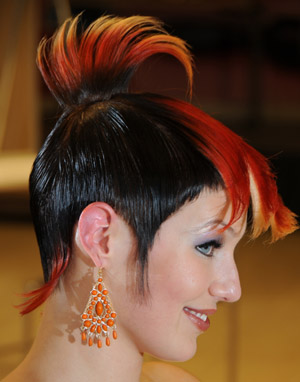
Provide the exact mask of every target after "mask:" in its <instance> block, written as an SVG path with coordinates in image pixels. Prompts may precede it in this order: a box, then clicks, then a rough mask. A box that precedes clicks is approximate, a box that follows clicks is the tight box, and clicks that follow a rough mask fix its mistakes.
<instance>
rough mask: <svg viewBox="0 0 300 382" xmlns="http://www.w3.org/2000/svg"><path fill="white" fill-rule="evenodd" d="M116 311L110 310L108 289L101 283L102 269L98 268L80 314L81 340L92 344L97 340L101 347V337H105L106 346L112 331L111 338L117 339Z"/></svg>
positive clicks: (108, 343)
mask: <svg viewBox="0 0 300 382" xmlns="http://www.w3.org/2000/svg"><path fill="white" fill-rule="evenodd" d="M116 316H117V314H116V312H114V311H113V310H112V307H111V302H110V301H109V298H108V290H107V289H106V288H105V286H104V284H103V277H102V269H99V277H98V281H97V283H96V285H95V286H94V287H93V289H92V290H91V292H90V298H89V300H88V303H87V305H86V307H85V310H84V312H83V314H82V315H81V319H82V325H81V328H80V330H81V338H82V341H83V342H86V341H87V342H88V344H89V346H92V345H93V343H94V342H95V340H97V345H98V348H101V347H102V341H101V338H102V337H104V338H105V343H106V345H107V346H109V345H110V339H109V335H110V332H111V331H112V336H113V339H115V340H116V339H117V332H116V324H115V319H116Z"/></svg>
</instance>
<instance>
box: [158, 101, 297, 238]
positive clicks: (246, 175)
mask: <svg viewBox="0 0 300 382" xmlns="http://www.w3.org/2000/svg"><path fill="white" fill-rule="evenodd" d="M160 102H164V103H165V104H166V105H167V106H168V107H169V108H170V109H171V110H172V112H174V110H178V112H179V113H178V119H179V120H181V122H182V123H183V124H186V125H188V126H189V127H190V128H191V129H192V130H193V131H194V132H195V134H196V136H197V139H196V142H197V145H198V147H199V150H200V151H201V152H202V153H203V154H204V155H205V156H206V157H207V158H208V159H209V160H210V161H211V162H212V163H213V164H214V165H215V167H216V168H217V169H218V171H219V172H220V174H221V176H222V178H223V180H224V183H225V186H226V190H227V193H228V196H229V199H230V202H231V204H232V216H231V219H230V222H229V223H228V225H230V224H232V223H233V221H235V220H236V219H238V218H239V217H240V216H241V215H242V214H243V213H245V212H247V210H248V208H249V205H250V201H251V207H252V211H253V221H252V238H256V237H258V236H259V235H260V234H261V233H263V232H265V231H267V230H268V229H269V228H271V235H272V239H271V241H272V242H274V241H276V240H278V239H280V238H283V237H284V236H286V235H287V234H289V233H292V232H294V231H295V230H296V229H297V228H298V224H297V220H296V215H295V214H294V213H293V212H291V211H290V210H289V209H288V208H287V207H286V206H285V205H284V204H283V202H282V199H281V197H280V195H278V190H277V186H276V182H275V176H274V174H273V173H272V171H271V169H270V166H269V164H268V160H267V159H266V158H265V157H264V156H263V155H262V154H260V153H259V152H258V151H256V150H255V149H254V148H253V147H251V146H250V145H248V144H247V143H246V142H245V141H244V140H243V139H242V138H241V137H240V136H238V135H237V134H235V133H234V132H233V131H231V130H230V129H228V128H227V127H226V126H224V125H223V124H222V123H220V122H219V121H217V120H215V119H214V118H212V117H210V116H209V115H207V114H205V113H204V112H203V111H201V110H199V109H198V108H196V107H194V106H193V105H190V104H188V103H186V102H183V101H179V100H172V99H166V100H165V101H161V100H160Z"/></svg>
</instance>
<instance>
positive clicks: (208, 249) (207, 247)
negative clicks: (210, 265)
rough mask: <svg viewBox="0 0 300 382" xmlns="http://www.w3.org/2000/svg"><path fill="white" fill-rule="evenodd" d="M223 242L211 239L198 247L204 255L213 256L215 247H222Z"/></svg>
mask: <svg viewBox="0 0 300 382" xmlns="http://www.w3.org/2000/svg"><path fill="white" fill-rule="evenodd" d="M220 247H221V243H219V242H218V241H216V240H212V241H209V242H207V243H203V244H201V245H197V246H196V249H197V251H199V252H200V253H201V254H202V255H204V256H208V257H211V256H213V253H214V250H215V248H220Z"/></svg>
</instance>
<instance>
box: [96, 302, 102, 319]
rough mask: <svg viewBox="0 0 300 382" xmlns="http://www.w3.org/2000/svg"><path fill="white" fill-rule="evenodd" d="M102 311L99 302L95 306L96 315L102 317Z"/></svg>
mask: <svg viewBox="0 0 300 382" xmlns="http://www.w3.org/2000/svg"><path fill="white" fill-rule="evenodd" d="M103 309H104V307H103V305H102V303H101V302H100V301H99V302H98V303H97V305H96V313H97V315H98V316H101V315H102V313H103Z"/></svg>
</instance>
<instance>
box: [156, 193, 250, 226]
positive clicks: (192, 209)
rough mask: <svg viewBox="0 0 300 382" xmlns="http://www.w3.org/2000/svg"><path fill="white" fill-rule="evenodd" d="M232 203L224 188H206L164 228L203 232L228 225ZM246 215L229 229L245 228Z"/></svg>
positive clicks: (167, 222) (170, 219) (165, 224)
mask: <svg viewBox="0 0 300 382" xmlns="http://www.w3.org/2000/svg"><path fill="white" fill-rule="evenodd" d="M231 211H232V208H231V203H230V201H229V199H228V197H227V194H226V192H225V191H224V190H222V189H220V190H216V191H215V190H209V189H204V190H203V192H201V194H200V195H199V196H198V197H197V198H196V199H195V200H193V201H191V202H189V203H186V204H185V205H184V206H182V207H181V208H180V209H179V210H178V211H177V212H176V213H174V214H173V215H172V216H171V217H170V218H169V219H167V220H166V221H165V222H164V223H163V224H162V228H164V229H170V230H171V229H176V230H177V231H178V232H180V231H181V232H186V231H189V232H195V233H198V232H199V233H202V232H207V231H210V230H212V229H216V228H220V229H222V227H224V226H226V224H227V223H228V222H229V221H230V218H231ZM245 222H246V215H244V216H242V218H240V219H239V220H237V221H236V222H234V223H233V224H232V226H230V227H229V228H228V230H229V231H233V232H237V233H239V232H241V230H244V228H245Z"/></svg>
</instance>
